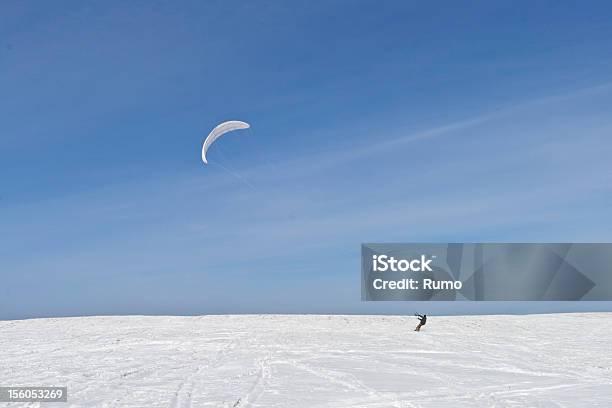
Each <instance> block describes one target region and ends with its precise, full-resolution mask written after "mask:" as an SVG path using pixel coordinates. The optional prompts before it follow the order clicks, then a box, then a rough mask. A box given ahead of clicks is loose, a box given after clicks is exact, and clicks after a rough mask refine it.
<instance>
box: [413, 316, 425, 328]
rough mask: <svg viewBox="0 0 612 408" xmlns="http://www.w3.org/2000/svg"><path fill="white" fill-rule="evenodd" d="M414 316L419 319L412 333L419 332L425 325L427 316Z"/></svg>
mask: <svg viewBox="0 0 612 408" xmlns="http://www.w3.org/2000/svg"><path fill="white" fill-rule="evenodd" d="M415 316H417V317H418V318H419V325H418V326H417V327H416V329H414V331H421V327H423V326H425V323H427V315H420V314H417V315H415Z"/></svg>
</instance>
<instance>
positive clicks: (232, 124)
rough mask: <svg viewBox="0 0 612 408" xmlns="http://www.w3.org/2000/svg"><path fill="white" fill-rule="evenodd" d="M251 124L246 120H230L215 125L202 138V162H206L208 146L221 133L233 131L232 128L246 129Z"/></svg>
mask: <svg viewBox="0 0 612 408" xmlns="http://www.w3.org/2000/svg"><path fill="white" fill-rule="evenodd" d="M250 127H251V125H249V124H248V123H246V122H241V121H239V120H230V121H227V122H223V123H221V124H220V125H217V126H215V128H214V129H213V130H212V131H211V132H210V133H209V134H208V136H206V139H205V140H204V145H203V146H202V161H203V162H204V164H208V161H207V160H206V152H207V151H208V149H209V148H210V146H211V145H212V144H213V143H214V142H215V140H217V139H218V138H219V137H221V136H222V135H224V134H226V133H228V132H233V131H234V130H240V129H248V128H250Z"/></svg>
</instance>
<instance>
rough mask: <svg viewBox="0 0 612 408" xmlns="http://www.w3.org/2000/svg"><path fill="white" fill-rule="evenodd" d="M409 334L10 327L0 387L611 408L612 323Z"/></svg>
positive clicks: (225, 326) (407, 328)
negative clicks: (48, 387) (29, 386)
mask: <svg viewBox="0 0 612 408" xmlns="http://www.w3.org/2000/svg"><path fill="white" fill-rule="evenodd" d="M415 325H416V319H415V318H414V317H412V316H410V317H400V316H276V315H261V316H253V315H252V316H203V317H144V316H129V317H84V318H61V319H34V320H23V321H4V322H0V333H1V337H0V342H1V344H0V383H1V385H3V386H8V385H11V386H23V385H38V386H42V385H47V386H54V385H58V386H59V385H65V386H67V387H68V396H69V400H68V403H54V404H49V403H47V404H42V406H44V407H52V406H58V407H68V406H73V407H76V406H79V407H80V406H101V407H241V408H242V407H413V406H424V407H440V406H448V407H460V406H465V407H473V406H517V407H523V406H541V407H549V406H550V407H556V406H572V407H576V406H601V407H611V406H612V369H611V367H612V344H611V342H610V340H611V339H612V314H605V313H598V314H559V315H533V316H474V317H469V316H468V317H433V316H432V317H430V318H429V319H428V322H427V325H426V326H425V327H424V331H422V332H420V333H417V332H414V331H413V329H414V327H415ZM18 405H19V406H21V405H25V404H0V406H18ZM39 405H40V404H30V406H39Z"/></svg>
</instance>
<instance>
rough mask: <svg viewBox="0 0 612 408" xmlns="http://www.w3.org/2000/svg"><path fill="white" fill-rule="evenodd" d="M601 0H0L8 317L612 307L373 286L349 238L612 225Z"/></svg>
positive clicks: (0, 154)
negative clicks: (237, 126)
mask: <svg viewBox="0 0 612 408" xmlns="http://www.w3.org/2000/svg"><path fill="white" fill-rule="evenodd" d="M611 12H612V7H611V6H610V4H609V3H606V2H601V3H597V2H589V4H588V5H586V4H580V3H576V2H545V1H542V2H536V3H533V2H524V3H516V2H468V3H461V4H459V3H452V2H447V3H436V4H419V3H417V2H400V1H396V2H384V3H381V2H374V1H368V2H358V1H346V2H338V1H329V2H297V1H296V2H280V1H279V2H230V1H224V2H218V1H214V2H213V1H210V2H202V1H194V2H130V3H129V4H127V3H125V2H114V1H104V2H76V1H75V2H53V3H40V2H17V1H15V2H10V1H9V2H3V3H2V4H1V5H0V93H1V95H2V97H1V98H0V112H1V118H0V170H1V171H0V175H1V176H0V177H1V178H0V181H1V184H0V227H1V234H0V279H1V281H2V285H1V286H0V318H1V319H7V318H22V317H33V316H64V315H84V314H204V313H264V312H274V313H412V312H415V311H420V312H428V313H430V314H436V313H441V314H446V313H525V312H547V311H577V310H612V303H606V302H585V303H467V302H461V303H452V304H451V303H421V304H414V303H395V302H393V303H383V302H380V303H375V302H369V303H364V302H361V301H360V288H359V285H360V282H359V277H360V271H359V265H360V261H359V249H360V244H361V242H390V241H396V242H401V241H415V242H422V241H424V242H448V241H454V242H457V241H459V242H461V241H465V242H488V241H497V242H505V241H509V242H532V241H533V242H560V241H561V242H567V241H569V242H600V241H601V242H609V241H611V240H612V233H611V232H610V231H611V230H610V226H611V221H612V189H611V187H610V186H612V165H611V164H610V156H611V154H612V137H611V134H612V115H611V114H610V112H612V20H610V18H609V16H610V13H611ZM229 119H240V120H245V121H248V122H250V123H251V124H252V131H248V132H242V133H240V134H238V133H237V134H233V135H228V136H227V137H225V138H223V140H220V141H219V142H218V143H217V144H215V146H213V148H212V149H211V150H210V153H209V157H210V159H211V161H212V163H211V165H210V166H206V167H205V166H203V164H202V163H201V161H200V157H199V156H200V147H201V143H202V140H203V138H204V137H205V135H206V134H207V133H208V131H209V130H210V129H211V128H212V127H213V126H215V125H216V124H217V123H219V122H221V121H223V120H229ZM222 166H223V167H225V168H228V169H231V172H228V171H227V170H225V169H224V168H223V167H222ZM232 172H233V174H232ZM240 178H242V179H244V180H246V182H245V181H244V180H241V179H240ZM250 185H251V186H252V187H251V186H250Z"/></svg>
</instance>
